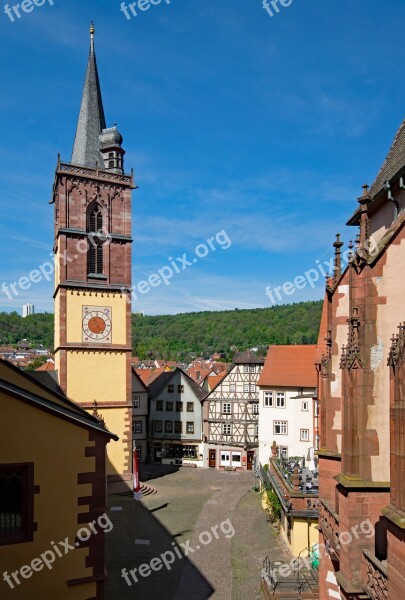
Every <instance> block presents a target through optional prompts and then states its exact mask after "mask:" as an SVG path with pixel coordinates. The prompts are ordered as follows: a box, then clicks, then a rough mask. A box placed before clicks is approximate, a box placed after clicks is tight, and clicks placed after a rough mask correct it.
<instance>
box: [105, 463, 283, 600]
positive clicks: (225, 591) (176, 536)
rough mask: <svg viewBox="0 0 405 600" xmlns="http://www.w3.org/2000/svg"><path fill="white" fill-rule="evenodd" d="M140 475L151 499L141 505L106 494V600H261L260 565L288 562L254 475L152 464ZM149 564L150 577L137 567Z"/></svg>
mask: <svg viewBox="0 0 405 600" xmlns="http://www.w3.org/2000/svg"><path fill="white" fill-rule="evenodd" d="M141 475H142V480H143V481H147V484H149V485H151V486H153V488H155V489H156V491H157V493H156V494H153V495H149V496H146V497H145V498H144V499H143V500H142V501H141V502H134V501H133V500H132V498H131V497H130V496H129V495H127V496H125V495H121V494H119V493H110V495H109V499H108V500H109V503H108V506H109V510H108V514H109V516H110V518H111V520H112V521H113V523H114V528H113V530H112V531H111V532H110V533H109V534H108V535H107V536H106V538H107V571H108V576H109V577H108V580H107V588H106V599H107V600H127V599H133V598H142V599H144V600H205V599H206V598H212V599H213V600H256V599H260V598H263V596H262V593H261V591H260V573H261V568H262V562H263V559H264V558H265V557H266V556H270V558H271V560H282V561H284V560H288V561H289V560H290V555H289V553H288V551H287V549H286V548H285V546H284V544H282V542H281V540H280V539H279V538H278V536H277V535H276V533H275V532H274V530H273V528H272V526H271V525H270V524H269V523H268V521H267V515H266V513H265V512H264V511H263V510H262V508H261V499H260V494H259V493H257V492H255V491H254V490H253V485H254V480H253V475H252V473H251V472H248V473H235V472H219V471H216V470H212V469H209V470H208V469H189V468H180V469H178V470H174V469H171V468H169V467H167V468H165V467H161V466H156V465H150V466H145V467H143V472H142V474H141ZM120 508H121V510H120ZM181 544H183V546H181ZM179 547H180V548H182V553H180V550H179ZM184 553H187V554H188V555H187V556H184V557H183V554H184ZM162 556H164V557H165V559H166V563H167V565H168V568H166V566H165V565H164V564H163V563H162V562H161V561H162ZM153 559H156V560H155V561H154V562H153V565H154V567H155V568H156V570H153V569H151V568H150V567H143V568H142V567H141V565H143V564H145V563H146V564H147V565H150V564H151V561H153ZM157 559H160V560H157ZM140 567H141V572H142V574H143V575H144V576H141V575H139V573H138V569H139V568H140ZM123 568H126V569H127V572H128V576H127V578H128V582H129V583H130V584H131V585H129V584H128V583H127V582H126V581H125V580H124V578H123V577H122V575H121V571H122V569H123ZM134 569H137V571H134V576H135V578H136V579H137V581H136V582H135V580H134V578H133V576H132V575H131V574H130V571H131V570H134ZM145 575H146V576H145Z"/></svg>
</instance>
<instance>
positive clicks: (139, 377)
mask: <svg viewBox="0 0 405 600" xmlns="http://www.w3.org/2000/svg"><path fill="white" fill-rule="evenodd" d="M140 370H142V369H140ZM132 374H133V376H134V377H136V378H137V380H138V381H139V383H140V384H141V386H142V387H143V388H144V390H145V392H146V383H145V382H144V381H143V379H142V377H141V376H140V374H139V373H138V372H137V370H136V369H135V367H132Z"/></svg>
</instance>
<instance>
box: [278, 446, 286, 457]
mask: <svg viewBox="0 0 405 600" xmlns="http://www.w3.org/2000/svg"><path fill="white" fill-rule="evenodd" d="M279 453H280V458H282V459H287V458H288V447H287V446H280V448H279Z"/></svg>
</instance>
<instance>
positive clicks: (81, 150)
mask: <svg viewBox="0 0 405 600" xmlns="http://www.w3.org/2000/svg"><path fill="white" fill-rule="evenodd" d="M90 34H91V38H90V52H89V58H88V61H87V71H86V79H85V81H84V87H83V94H82V103H81V106H80V113H79V120H78V123H77V129H76V137H75V141H74V145H73V152H72V159H71V162H72V164H74V165H83V166H86V167H93V168H94V167H96V163H98V164H99V166H102V165H103V162H102V158H101V153H100V134H101V131H102V130H103V129H105V128H106V122H105V116H104V108H103V100H102V97H101V89H100V80H99V77H98V69H97V60H96V53H95V50H94V28H93V27H92V29H91V30H90Z"/></svg>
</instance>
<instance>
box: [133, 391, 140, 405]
mask: <svg viewBox="0 0 405 600" xmlns="http://www.w3.org/2000/svg"><path fill="white" fill-rule="evenodd" d="M135 403H137V404H135ZM132 408H141V397H140V396H138V394H132Z"/></svg>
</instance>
